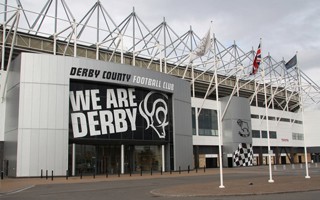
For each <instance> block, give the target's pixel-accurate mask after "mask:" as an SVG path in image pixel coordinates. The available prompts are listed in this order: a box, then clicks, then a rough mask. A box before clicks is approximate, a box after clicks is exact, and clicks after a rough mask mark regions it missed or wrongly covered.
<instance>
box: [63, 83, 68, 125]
mask: <svg viewBox="0 0 320 200" xmlns="http://www.w3.org/2000/svg"><path fill="white" fill-rule="evenodd" d="M63 128H64V129H66V130H69V86H64V98H63Z"/></svg>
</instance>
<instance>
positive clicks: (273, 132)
mask: <svg viewBox="0 0 320 200" xmlns="http://www.w3.org/2000/svg"><path fill="white" fill-rule="evenodd" d="M269 134H270V138H271V139H277V132H275V131H269Z"/></svg>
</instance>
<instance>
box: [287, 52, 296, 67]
mask: <svg viewBox="0 0 320 200" xmlns="http://www.w3.org/2000/svg"><path fill="white" fill-rule="evenodd" d="M295 65H297V55H295V56H293V57H292V58H291V59H290V60H289V61H288V62H287V63H286V64H285V67H286V69H290V68H291V67H294V66H295Z"/></svg>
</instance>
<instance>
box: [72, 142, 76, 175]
mask: <svg viewBox="0 0 320 200" xmlns="http://www.w3.org/2000/svg"><path fill="white" fill-rule="evenodd" d="M75 175H76V144H74V143H73V144H72V176H75Z"/></svg>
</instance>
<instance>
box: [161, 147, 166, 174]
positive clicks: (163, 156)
mask: <svg viewBox="0 0 320 200" xmlns="http://www.w3.org/2000/svg"><path fill="white" fill-rule="evenodd" d="M164 150H165V149H164V145H161V160H162V165H161V172H164V171H165V151H164Z"/></svg>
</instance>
